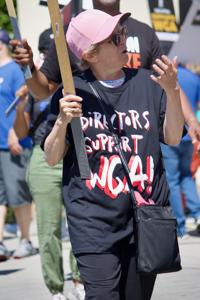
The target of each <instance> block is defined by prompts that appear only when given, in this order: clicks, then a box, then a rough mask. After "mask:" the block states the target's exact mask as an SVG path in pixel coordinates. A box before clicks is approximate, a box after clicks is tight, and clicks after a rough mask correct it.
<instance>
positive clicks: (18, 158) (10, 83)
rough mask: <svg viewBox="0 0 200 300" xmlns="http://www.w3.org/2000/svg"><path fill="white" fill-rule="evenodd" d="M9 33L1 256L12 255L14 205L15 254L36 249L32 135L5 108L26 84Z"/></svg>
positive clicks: (4, 69) (3, 80) (1, 39)
mask: <svg viewBox="0 0 200 300" xmlns="http://www.w3.org/2000/svg"><path fill="white" fill-rule="evenodd" d="M9 41H10V39H9V35H8V33H7V32H6V31H5V30H3V29H0V260H1V261H2V260H6V259H7V258H8V257H9V254H10V253H9V251H8V249H7V248H6V245H5V244H4V243H3V229H4V225H5V218H6V212H7V207H8V206H9V207H12V208H13V210H14V213H15V217H16V221H17V224H18V226H19V229H20V233H21V236H20V244H19V247H18V248H17V249H16V250H15V251H14V253H13V257H14V258H22V257H25V256H29V255H32V254H35V253H36V249H35V248H34V247H33V246H32V243H31V241H30V237H29V228H30V223H31V202H32V197H31V194H30V191H29V189H28V185H27V183H26V179H25V175H26V169H27V164H28V161H29V157H30V148H31V147H32V144H31V139H29V138H25V139H23V140H19V139H18V138H17V136H16V134H15V131H14V129H13V122H14V117H15V113H16V112H15V111H12V112H11V113H10V115H9V116H8V117H6V114H5V111H6V109H7V108H8V106H9V105H10V104H11V102H12V101H13V100H14V99H15V95H16V92H17V90H18V89H19V88H20V87H21V86H22V85H23V84H24V76H23V73H22V71H21V69H20V67H19V66H18V65H17V64H16V63H15V62H14V61H13V60H12V59H11V56H10V49H9Z"/></svg>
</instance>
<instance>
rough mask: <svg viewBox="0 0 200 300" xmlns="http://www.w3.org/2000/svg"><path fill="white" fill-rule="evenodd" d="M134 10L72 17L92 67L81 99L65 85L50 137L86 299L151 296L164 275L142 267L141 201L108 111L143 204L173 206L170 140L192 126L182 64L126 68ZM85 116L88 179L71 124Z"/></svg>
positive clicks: (75, 47)
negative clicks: (187, 121) (167, 160)
mask: <svg viewBox="0 0 200 300" xmlns="http://www.w3.org/2000/svg"><path fill="white" fill-rule="evenodd" d="M128 16H129V14H120V15H117V16H114V17H113V16H110V15H108V14H106V13H104V12H102V11H99V10H88V11H85V12H82V13H81V14H79V15H78V16H77V17H75V18H73V19H72V21H71V22H70V25H69V28H68V31H67V42H68V45H69V47H70V49H71V51H72V52H73V53H74V54H75V55H76V56H77V58H79V59H80V60H81V61H82V65H83V67H85V68H86V69H87V70H86V71H85V72H83V73H82V74H80V75H78V76H77V77H75V78H74V82H75V88H76V96H75V95H67V96H62V89H61V88H60V89H59V90H58V91H57V92H56V94H55V95H54V97H53V98H52V103H51V108H50V114H49V120H48V130H49V132H50V133H49V134H48V135H47V137H46V139H45V141H44V151H45V154H46V160H47V162H48V163H49V165H51V166H53V165H55V164H57V163H58V161H60V160H61V159H64V161H63V195H64V200H65V205H66V210H67V217H68V225H69V232H70V239H71V243H72V249H73V253H74V254H75V256H76V258H77V261H78V266H79V271H80V273H81V278H82V279H83V282H84V286H85V290H86V298H85V299H86V300H88V299H95V300H102V299H104V300H108V299H109V300H110V299H113V300H119V299H120V300H133V299H134V300H148V299H150V298H151V294H152V291H153V286H154V282H155V276H142V275H140V274H137V272H136V260H135V254H134V253H135V243H134V235H133V212H132V204H131V199H130V195H129V188H128V186H127V182H126V178H125V173H124V170H123V166H122V164H121V161H120V157H119V154H118V152H117V150H116V147H115V143H114V139H113V136H112V133H111V132H110V131H109V126H108V118H109V119H110V121H111V123H112V125H113V127H114V130H115V134H117V135H118V136H119V138H120V144H121V148H122V150H123V152H124V155H125V157H126V160H127V163H128V165H129V168H130V177H131V180H132V184H133V186H134V187H135V195H136V198H137V201H138V203H139V205H145V204H146V205H148V204H149V203H152V202H154V203H155V204H158V205H167V204H168V197H169V189H168V186H167V182H166V178H165V173H164V169H163V165H162V157H161V151H160V141H162V142H165V143H167V144H170V145H175V144H177V143H179V141H180V139H181V136H182V131H183V123H184V120H183V115H182V110H181V104H180V97H179V86H178V83H177V74H176V69H175V67H174V63H175V62H171V61H169V59H168V58H167V57H166V56H162V59H157V60H156V63H155V64H154V65H153V68H154V71H155V72H156V73H157V77H156V76H155V74H154V75H153V74H151V72H150V71H147V70H144V69H140V70H131V69H126V68H123V66H124V65H125V64H126V62H127V60H128V55H127V51H126V28H125V27H123V26H122V25H121V23H122V22H123V21H124V20H125V19H126V18H127V17H128ZM151 79H152V80H151ZM89 83H90V84H92V85H93V86H94V87H95V89H96V90H97V91H98V92H99V94H100V97H101V101H102V102H103V105H104V106H105V107H106V111H107V112H106V113H105V111H104V110H103V109H102V105H101V103H100V102H99V100H97V98H96V96H95V95H94V93H93V92H92V90H91V87H90V85H89ZM77 117H80V119H81V125H82V130H83V133H84V138H85V145H86V152H87V156H88V160H89V165H90V169H91V178H90V179H87V180H83V179H81V177H80V173H79V168H78V163H77V158H76V153H75V148H74V142H73V137H72V132H71V126H70V123H71V121H72V119H73V118H77Z"/></svg>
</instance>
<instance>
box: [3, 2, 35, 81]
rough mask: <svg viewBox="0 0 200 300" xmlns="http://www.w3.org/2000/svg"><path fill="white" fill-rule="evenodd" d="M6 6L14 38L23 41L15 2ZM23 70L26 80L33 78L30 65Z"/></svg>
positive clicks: (23, 67) (7, 3)
mask: <svg viewBox="0 0 200 300" xmlns="http://www.w3.org/2000/svg"><path fill="white" fill-rule="evenodd" d="M6 6H7V10H8V14H9V17H10V22H11V25H12V28H13V32H14V37H15V39H16V40H19V41H21V40H22V38H21V34H20V30H19V26H18V22H17V16H16V12H15V7H14V4H13V0H6ZM21 47H23V46H21ZM22 70H23V73H24V77H25V79H30V78H32V74H31V70H30V67H29V66H28V65H24V66H22Z"/></svg>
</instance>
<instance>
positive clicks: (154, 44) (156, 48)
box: [151, 29, 163, 65]
mask: <svg viewBox="0 0 200 300" xmlns="http://www.w3.org/2000/svg"><path fill="white" fill-rule="evenodd" d="M151 53H152V56H151V65H152V64H153V63H154V62H155V60H156V59H157V58H160V57H161V55H162V54H163V51H162V48H161V45H160V42H159V39H158V37H157V35H156V33H155V31H154V30H153V29H152V39H151Z"/></svg>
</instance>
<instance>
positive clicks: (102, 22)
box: [66, 9, 131, 59]
mask: <svg viewBox="0 0 200 300" xmlns="http://www.w3.org/2000/svg"><path fill="white" fill-rule="evenodd" d="M130 15H131V14H130V13H124V14H118V15H116V16H114V17H113V16H111V15H109V14H107V13H105V12H103V11H101V10H97V9H91V10H86V11H84V12H81V13H80V14H78V15H77V16H76V17H75V18H72V19H71V22H70V23H69V27H68V30H67V33H66V39H67V43H68V46H69V48H70V49H71V51H72V52H73V53H74V54H75V55H76V56H77V57H78V58H79V59H81V58H82V55H83V52H84V51H85V50H87V49H88V48H89V47H90V46H91V45H94V44H97V43H100V42H102V41H104V40H105V39H107V38H108V37H109V36H110V35H111V34H112V32H113V31H114V29H115V27H116V25H117V24H118V23H119V22H120V21H121V22H123V21H124V20H126V19H127V18H128V17H129V16H130Z"/></svg>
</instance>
